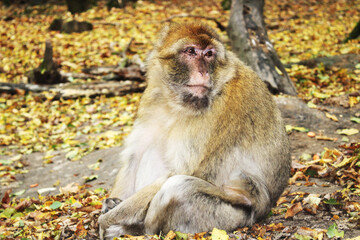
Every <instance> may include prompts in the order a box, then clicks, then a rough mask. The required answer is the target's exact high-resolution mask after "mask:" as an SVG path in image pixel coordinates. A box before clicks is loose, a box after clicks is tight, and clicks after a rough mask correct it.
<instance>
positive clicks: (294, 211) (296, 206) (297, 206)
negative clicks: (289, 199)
mask: <svg viewBox="0 0 360 240" xmlns="http://www.w3.org/2000/svg"><path fill="white" fill-rule="evenodd" d="M302 210H303V208H302V206H301V203H300V202H298V203H295V204H293V205H292V206H291V207H289V208H288V209H287V211H286V214H285V219H287V218H289V217H293V216H295V214H297V213H298V212H301V211H302Z"/></svg>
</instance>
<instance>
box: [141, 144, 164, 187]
mask: <svg viewBox="0 0 360 240" xmlns="http://www.w3.org/2000/svg"><path fill="white" fill-rule="evenodd" d="M168 172H169V170H168V169H167V167H166V166H165V164H164V162H163V159H162V157H161V155H160V152H159V151H158V150H157V149H156V148H149V149H148V150H147V151H145V152H144V154H143V156H142V158H141V160H140V164H139V168H138V171H137V173H136V180H135V192H137V191H139V190H140V189H142V188H143V187H145V186H147V185H149V184H151V183H153V182H154V181H156V180H157V179H158V178H160V177H162V176H166V175H167V174H168Z"/></svg>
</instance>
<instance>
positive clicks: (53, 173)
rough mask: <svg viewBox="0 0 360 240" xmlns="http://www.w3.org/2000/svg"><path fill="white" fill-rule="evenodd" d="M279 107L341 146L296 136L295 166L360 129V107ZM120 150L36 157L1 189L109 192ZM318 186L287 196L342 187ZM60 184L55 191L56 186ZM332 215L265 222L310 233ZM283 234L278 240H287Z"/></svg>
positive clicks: (358, 137) (288, 103)
mask: <svg viewBox="0 0 360 240" xmlns="http://www.w3.org/2000/svg"><path fill="white" fill-rule="evenodd" d="M276 102H277V103H278V106H279V108H280V109H281V111H282V115H283V118H284V120H285V123H286V124H289V125H292V126H297V127H305V128H309V129H310V131H313V132H315V133H316V134H319V133H322V134H323V135H324V136H327V137H331V138H337V139H338V140H337V141H323V140H316V139H315V138H310V137H308V136H307V134H306V133H302V132H295V131H294V132H292V133H291V134H290V135H289V136H290V139H291V149H292V158H293V160H295V159H298V158H299V157H300V156H301V155H302V154H304V153H307V154H315V153H320V152H322V151H323V150H324V147H327V148H338V146H339V145H340V144H341V143H342V142H341V139H342V136H341V135H339V134H337V133H336V130H337V129H344V128H357V129H359V124H356V123H354V122H351V121H350V117H351V116H355V114H359V113H360V104H358V105H356V106H355V107H353V108H344V107H342V106H339V105H334V106H332V105H326V106H320V107H321V110H322V111H320V110H317V109H310V108H309V107H308V106H307V105H306V104H305V103H304V102H302V101H301V100H300V99H298V98H295V97H276ZM325 112H328V113H330V114H334V115H336V116H337V117H338V119H339V121H338V122H334V121H332V120H330V119H329V118H327V117H326V116H325ZM348 138H349V140H350V142H360V134H359V133H358V134H355V135H352V136H348ZM120 151H121V147H116V148H110V149H105V150H97V151H95V152H93V153H91V154H89V155H87V156H85V157H84V158H83V159H81V160H80V161H75V162H72V161H68V160H66V159H65V157H64V155H65V154H64V153H61V152H57V156H56V157H54V158H53V162H54V163H53V164H47V165H43V158H42V157H43V155H44V154H42V153H33V154H30V155H26V156H25V160H26V161H27V163H28V166H27V167H26V169H27V170H28V172H27V173H25V174H21V175H16V179H17V181H15V182H13V183H11V185H9V186H1V187H0V192H1V195H3V193H4V192H5V190H6V189H9V188H11V189H12V192H17V191H19V190H22V189H26V192H25V193H24V194H23V195H22V196H21V197H27V196H37V195H38V192H37V191H38V190H43V191H44V190H46V189H47V191H45V192H43V193H42V195H54V194H56V193H58V192H59V187H60V186H66V185H67V184H69V183H78V184H80V185H82V184H84V183H85V180H84V177H86V176H91V175H97V176H98V178H97V179H95V180H93V181H91V182H88V184H91V186H92V188H99V187H102V188H105V189H110V188H111V185H112V183H113V179H114V177H115V175H116V174H117V171H118V169H119V163H118V155H119V152H120ZM98 161H100V170H91V169H90V168H88V167H87V166H88V165H90V164H94V163H96V162H98ZM312 181H314V182H316V184H315V185H312V186H308V187H306V186H295V185H291V186H289V187H288V189H287V191H289V192H296V191H304V192H308V193H317V194H323V193H332V192H335V191H336V190H338V189H340V187H338V186H336V185H333V184H331V183H326V184H325V185H326V186H327V187H322V185H323V183H324V182H322V181H324V180H322V179H314V180H312ZM56 182H60V184H59V185H58V186H56V187H54V186H53V185H54V183H56ZM32 184H39V185H38V186H37V187H35V188H29V186H30V185H32ZM333 214H334V213H333V212H331V209H329V211H328V213H326V212H321V214H316V215H309V214H305V213H300V214H297V215H296V216H294V218H291V219H284V218H283V217H280V216H273V217H270V218H268V219H267V220H266V222H267V223H269V222H283V223H284V225H286V226H289V227H296V226H305V227H311V228H322V229H326V228H327V227H329V220H330V218H331V217H332V216H333ZM338 226H339V228H341V229H343V230H345V236H346V237H354V236H360V230H359V229H357V230H356V229H351V227H349V226H340V225H339V224H338ZM281 234H282V233H280V235H279V236H278V237H279V238H283V237H286V236H282V235H281Z"/></svg>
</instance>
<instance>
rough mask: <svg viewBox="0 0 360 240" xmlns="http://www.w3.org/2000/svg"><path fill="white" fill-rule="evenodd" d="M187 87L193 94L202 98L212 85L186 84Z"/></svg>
mask: <svg viewBox="0 0 360 240" xmlns="http://www.w3.org/2000/svg"><path fill="white" fill-rule="evenodd" d="M186 89H187V90H188V91H189V93H191V94H192V95H193V96H196V97H200V98H201V97H203V96H205V95H206V94H207V93H208V92H209V90H210V87H208V86H205V85H186Z"/></svg>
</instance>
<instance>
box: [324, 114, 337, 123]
mask: <svg viewBox="0 0 360 240" xmlns="http://www.w3.org/2000/svg"><path fill="white" fill-rule="evenodd" d="M325 116H326V117H327V118H330V119H331V120H333V121H335V122H338V121H339V119H338V118H337V117H336V116H335V115H332V114H330V113H325Z"/></svg>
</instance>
